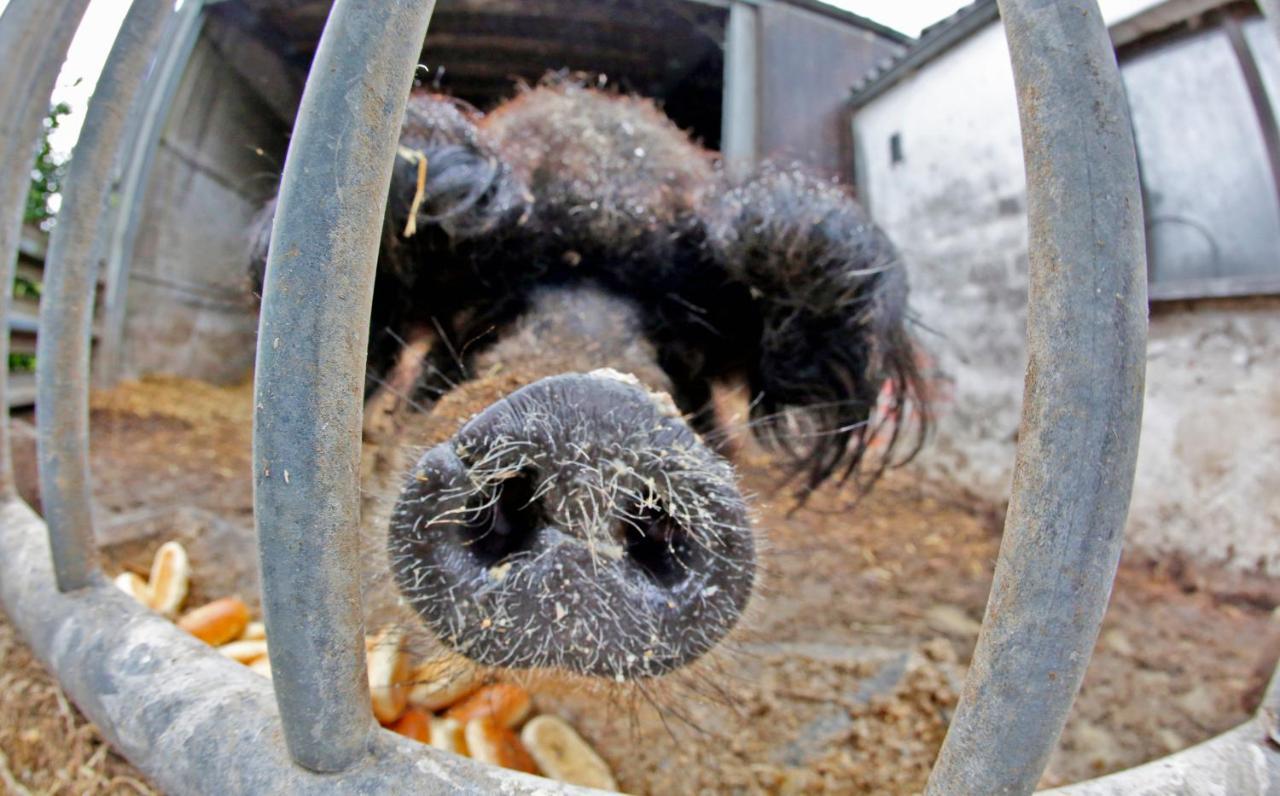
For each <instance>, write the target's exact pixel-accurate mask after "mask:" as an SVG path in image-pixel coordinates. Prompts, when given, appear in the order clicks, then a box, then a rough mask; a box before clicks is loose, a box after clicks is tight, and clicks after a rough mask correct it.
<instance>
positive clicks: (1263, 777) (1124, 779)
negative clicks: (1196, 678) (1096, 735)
mask: <svg viewBox="0 0 1280 796" xmlns="http://www.w3.org/2000/svg"><path fill="white" fill-rule="evenodd" d="M1269 733H1271V734H1274V733H1275V730H1274V729H1270V728H1268V726H1267V723H1266V721H1265V719H1264V718H1263V717H1262V716H1259V717H1258V718H1255V719H1253V720H1252V721H1249V722H1246V723H1245V724H1242V725H1240V726H1239V727H1236V728H1235V729H1234V730H1229V731H1227V732H1225V733H1223V734H1222V735H1219V736H1217V737H1216V738H1211V739H1209V740H1207V741H1205V742H1204V743H1202V744H1197V745H1196V746H1193V747H1191V748H1190V749H1185V750H1183V751H1181V752H1178V753H1177V754H1173V755H1169V756H1168V757H1164V758H1161V759H1159V760H1155V761H1152V762H1150V763H1147V764H1145V765H1141V766H1137V767H1135V768H1130V769H1126V770H1124V771H1117V772H1116V773H1114V774H1108V775H1107V776H1105V777H1099V778H1098V779H1091V780H1089V781H1087V782H1079V783H1076V784H1075V785H1067V786H1066V787H1064V788H1056V789H1054V790H1050V791H1042V796H1204V794H1208V793H1222V794H1231V796H1275V794H1277V793H1280V745H1278V744H1277V742H1276V741H1274V740H1271V737H1272V736H1271V735H1269Z"/></svg>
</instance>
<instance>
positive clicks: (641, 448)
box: [388, 371, 755, 680]
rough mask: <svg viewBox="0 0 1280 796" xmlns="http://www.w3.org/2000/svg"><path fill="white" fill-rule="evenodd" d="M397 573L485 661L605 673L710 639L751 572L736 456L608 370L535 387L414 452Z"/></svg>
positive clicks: (730, 621) (638, 672) (684, 655)
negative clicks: (723, 454) (725, 454)
mask: <svg viewBox="0 0 1280 796" xmlns="http://www.w3.org/2000/svg"><path fill="white" fill-rule="evenodd" d="M388 544H389V553H390V557H391V566H392V571H393V573H394V577H395V580H396V584H397V586H398V587H399V590H400V592H401V594H402V595H403V597H404V598H405V599H406V600H407V601H408V602H409V604H410V605H411V606H412V607H413V608H414V609H415V610H416V611H417V613H418V614H419V615H420V616H421V618H422V619H423V621H424V622H425V623H426V625H427V626H428V628H429V629H430V630H431V631H432V632H433V633H434V634H435V635H436V636H437V637H438V638H439V639H440V640H441V641H442V642H444V643H445V644H447V645H449V646H450V647H452V648H454V649H455V650H457V651H459V652H461V653H462V654H464V655H466V656H468V657H470V658H471V659H473V660H475V661H478V662H480V663H482V664H485V665H489V666H500V667H509V668H519V669H535V668H553V669H561V670H567V671H569V672H574V673H578V674H584V675H591V676H595V677H604V678H609V679H613V680H628V679H633V678H643V677H651V676H655V675H660V674H663V673H666V672H669V671H672V670H674V669H677V668H679V667H680V666H683V665H684V664H686V663H689V662H691V661H693V660H695V659H697V658H698V657H700V656H701V655H703V654H704V653H706V652H707V651H709V650H710V649H711V648H712V647H714V646H715V645H716V644H717V643H718V642H719V641H720V640H721V639H722V638H723V637H724V635H725V634H726V633H728V632H729V631H730V630H731V629H732V628H733V627H734V625H735V624H736V623H737V621H738V619H739V617H740V616H741V615H742V612H743V610H744V608H745V606H746V603H747V601H748V598H749V597H750V595H751V590H752V585H753V582H754V580H755V546H754V541H753V537H752V532H751V529H750V523H749V520H748V512H747V507H746V504H745V502H744V500H743V498H742V496H741V494H740V493H739V491H738V489H737V486H736V484H735V479H734V473H733V470H732V468H731V467H730V465H729V464H728V463H727V462H726V461H725V460H723V459H722V458H720V457H719V456H718V455H717V454H715V453H714V452H712V451H711V450H710V449H709V448H708V447H707V446H706V445H705V444H703V442H702V441H701V440H700V439H699V438H698V437H697V435H695V434H694V432H693V431H692V430H691V429H690V428H689V427H688V425H687V424H686V423H685V422H684V420H683V419H682V418H681V417H680V416H679V415H678V413H677V412H676V411H675V408H674V406H672V405H671V404H670V401H669V400H667V399H665V396H657V395H655V394H653V393H650V392H648V391H647V390H646V389H645V388H644V387H642V386H641V385H640V384H639V383H638V382H636V381H635V380H634V379H630V378H628V377H625V376H621V375H620V374H617V373H614V372H612V371H596V372H593V373H590V374H565V375H559V376H553V377H550V378H545V379H542V380H541V381H537V382H534V383H533V384H530V385H528V386H526V387H524V388H522V389H520V390H517V391H515V392H513V393H511V394H510V395H508V396H507V397H506V398H504V399H502V400H499V401H497V402H496V403H494V404H492V405H490V406H489V407H488V408H486V409H485V410H483V411H482V412H481V413H480V414H478V415H477V416H475V417H474V418H473V419H472V420H470V421H469V422H468V423H466V424H465V425H464V426H463V427H462V429H461V430H460V431H458V433H457V434H456V435H455V436H454V437H453V438H452V439H451V440H449V441H447V442H445V443H443V444H441V445H438V446H436V447H435V448H432V449H431V450H429V451H427V453H426V454H425V455H423V456H422V458H421V459H420V460H419V461H418V463H417V465H416V466H415V467H414V469H413V471H412V472H411V473H410V476H409V478H408V481H407V483H406V485H405V487H404V489H403V491H402V493H401V494H400V497H399V501H398V502H397V504H396V506H395V510H394V513H393V515H392V520H391V524H390V534H389V543H388Z"/></svg>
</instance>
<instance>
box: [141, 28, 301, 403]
mask: <svg viewBox="0 0 1280 796" xmlns="http://www.w3.org/2000/svg"><path fill="white" fill-rule="evenodd" d="M286 142H287V137H286V128H285V127H284V123H283V122H282V121H280V120H279V119H278V118H277V117H276V115H275V114H274V113H273V112H272V110H271V108H270V106H269V105H268V104H267V102H266V101H264V100H263V99H262V98H261V97H260V96H259V95H258V94H257V93H256V92H255V91H254V88H253V86H251V85H250V84H249V83H248V82H246V81H245V80H244V79H243V78H241V77H240V75H239V74H238V73H237V72H236V71H235V69H234V67H233V65H232V64H231V63H230V61H229V56H225V55H224V54H223V53H222V52H221V51H220V50H219V48H218V45H216V44H215V43H214V42H213V40H212V38H211V36H210V35H208V34H206V35H205V36H203V37H202V38H201V39H200V41H199V42H198V43H197V45H196V48H195V50H194V52H193V53H192V57H191V63H190V66H189V67H188V69H187V71H186V73H185V75H184V76H183V78H182V82H181V84H180V86H179V88H178V92H177V94H176V96H175V97H174V103H173V109H172V111H171V114H170V116H169V120H168V122H167V123H166V125H165V128H164V132H163V134H162V136H161V139H160V144H159V147H158V151H157V152H156V158H155V167H154V169H153V171H152V174H151V177H150V180H149V182H148V184H147V189H146V195H145V198H144V200H143V207H142V220H141V223H140V225H139V228H138V236H137V241H136V245H135V249H134V259H133V262H132V264H131V267H130V271H129V284H128V299H127V308H128V312H127V316H126V329H125V336H124V350H123V352H122V354H123V374H122V375H123V376H124V377H125V378H130V377H136V376H138V375H141V374H144V373H157V372H159V373H173V374H176V375H181V376H191V377H198V378H203V379H207V380H210V381H214V382H217V383H232V382H236V381H238V380H240V379H242V378H244V377H245V375H246V374H248V373H249V371H250V369H251V368H252V365H253V352H254V345H255V341H256V332H257V307H256V306H255V303H254V301H253V300H252V296H251V294H250V292H249V278H248V270H247V266H246V265H245V263H246V262H247V259H246V255H245V243H244V241H245V232H244V231H245V229H247V228H248V226H249V223H250V221H251V220H252V219H253V217H254V215H255V214H256V213H257V212H258V210H259V208H261V206H262V203H263V201H265V199H266V197H267V196H269V195H270V194H271V193H272V192H273V191H274V188H275V182H276V177H277V175H278V174H279V170H280V163H281V162H282V161H283V159H284V145H285V143H286Z"/></svg>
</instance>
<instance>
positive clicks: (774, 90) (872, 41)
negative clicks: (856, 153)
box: [758, 3, 904, 183]
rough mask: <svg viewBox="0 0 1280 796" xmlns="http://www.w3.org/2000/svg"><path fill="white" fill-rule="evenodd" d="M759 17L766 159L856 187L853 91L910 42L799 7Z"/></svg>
mask: <svg viewBox="0 0 1280 796" xmlns="http://www.w3.org/2000/svg"><path fill="white" fill-rule="evenodd" d="M758 13H759V15H760V44H759V53H760V62H761V64H762V68H761V69H760V96H759V103H760V110H759V113H760V119H761V127H760V138H759V152H760V155H762V156H763V157H766V158H767V157H773V158H775V159H778V160H782V161H791V160H798V161H800V162H801V163H804V164H805V165H807V166H809V167H811V168H813V169H815V170H817V171H818V172H819V173H821V174H823V175H828V176H839V177H840V178H841V179H842V180H844V181H845V182H849V183H852V182H853V130H852V127H851V125H850V115H851V113H852V111H851V109H850V106H849V86H851V85H853V84H854V83H855V82H857V81H858V80H859V79H860V78H861V77H862V76H863V75H865V74H867V73H868V72H870V71H871V69H872V68H873V67H874V66H875V65H876V64H877V63H880V62H882V61H884V60H886V59H888V58H891V57H892V56H895V55H898V54H900V53H901V52H902V51H903V49H904V48H903V46H902V44H901V43H899V42H897V41H894V40H890V39H887V38H884V37H882V36H878V35H876V34H874V33H871V32H870V31H867V30H864V29H862V28H859V27H857V26H853V25H848V24H845V23H841V22H837V21H835V20H833V19H830V18H828V17H826V16H823V15H819V14H816V13H814V12H812V11H808V10H805V9H802V8H796V7H794V6H791V5H786V4H780V3H772V4H767V5H764V6H762V7H761V8H760V9H759V12H758Z"/></svg>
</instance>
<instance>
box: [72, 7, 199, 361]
mask: <svg viewBox="0 0 1280 796" xmlns="http://www.w3.org/2000/svg"><path fill="white" fill-rule="evenodd" d="M219 2H222V0H186V2H184V3H183V4H182V7H181V8H179V9H178V10H177V11H176V12H175V13H174V14H173V15H172V16H171V17H170V22H169V25H168V27H167V29H166V30H165V31H164V33H163V34H162V37H161V42H162V43H161V45H160V52H159V53H158V55H157V56H156V59H155V66H154V68H153V70H152V72H151V76H150V79H149V80H147V82H146V85H145V86H144V87H143V89H142V96H140V97H139V98H138V100H137V101H136V105H135V107H136V109H137V118H136V120H135V123H134V125H133V129H131V130H130V131H129V134H128V135H127V136H126V138H125V142H126V144H127V145H126V146H125V148H124V149H123V151H122V153H121V157H120V162H119V163H118V164H117V166H118V167H119V169H120V174H119V179H118V180H117V186H116V199H117V201H116V202H115V203H114V206H113V207H112V208H111V210H110V212H109V214H108V219H107V223H106V224H104V225H103V226H104V227H105V230H106V242H105V244H106V245H105V266H104V273H103V294H102V319H101V329H100V331H101V335H102V337H101V340H100V341H99V342H100V344H99V346H98V351H97V356H96V360H97V361H96V362H95V363H94V368H95V370H94V381H95V383H96V384H98V385H100V386H109V385H111V384H114V383H115V382H116V381H117V380H118V379H119V378H120V375H121V371H122V370H123V367H124V333H125V312H126V310H127V308H128V300H129V272H130V269H131V267H132V265H133V251H134V243H135V241H136V239H137V232H138V224H139V222H140V221H141V216H142V204H143V201H144V199H145V198H146V187H147V177H148V176H149V175H150V174H151V167H152V164H153V163H154V162H155V155H156V150H157V149H158V148H159V145H160V136H161V134H162V133H163V132H164V126H165V123H166V122H167V121H168V118H169V108H170V107H171V106H172V105H173V98H174V95H175V94H177V91H178V86H179V84H180V83H181V81H182V75H183V71H184V70H185V69H186V66H187V63H188V62H189V61H190V60H191V53H192V51H193V50H194V49H195V46H196V41H197V40H198V39H199V38H200V32H201V30H203V29H204V22H205V19H206V16H207V9H208V6H210V5H213V4H216V3H219Z"/></svg>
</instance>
